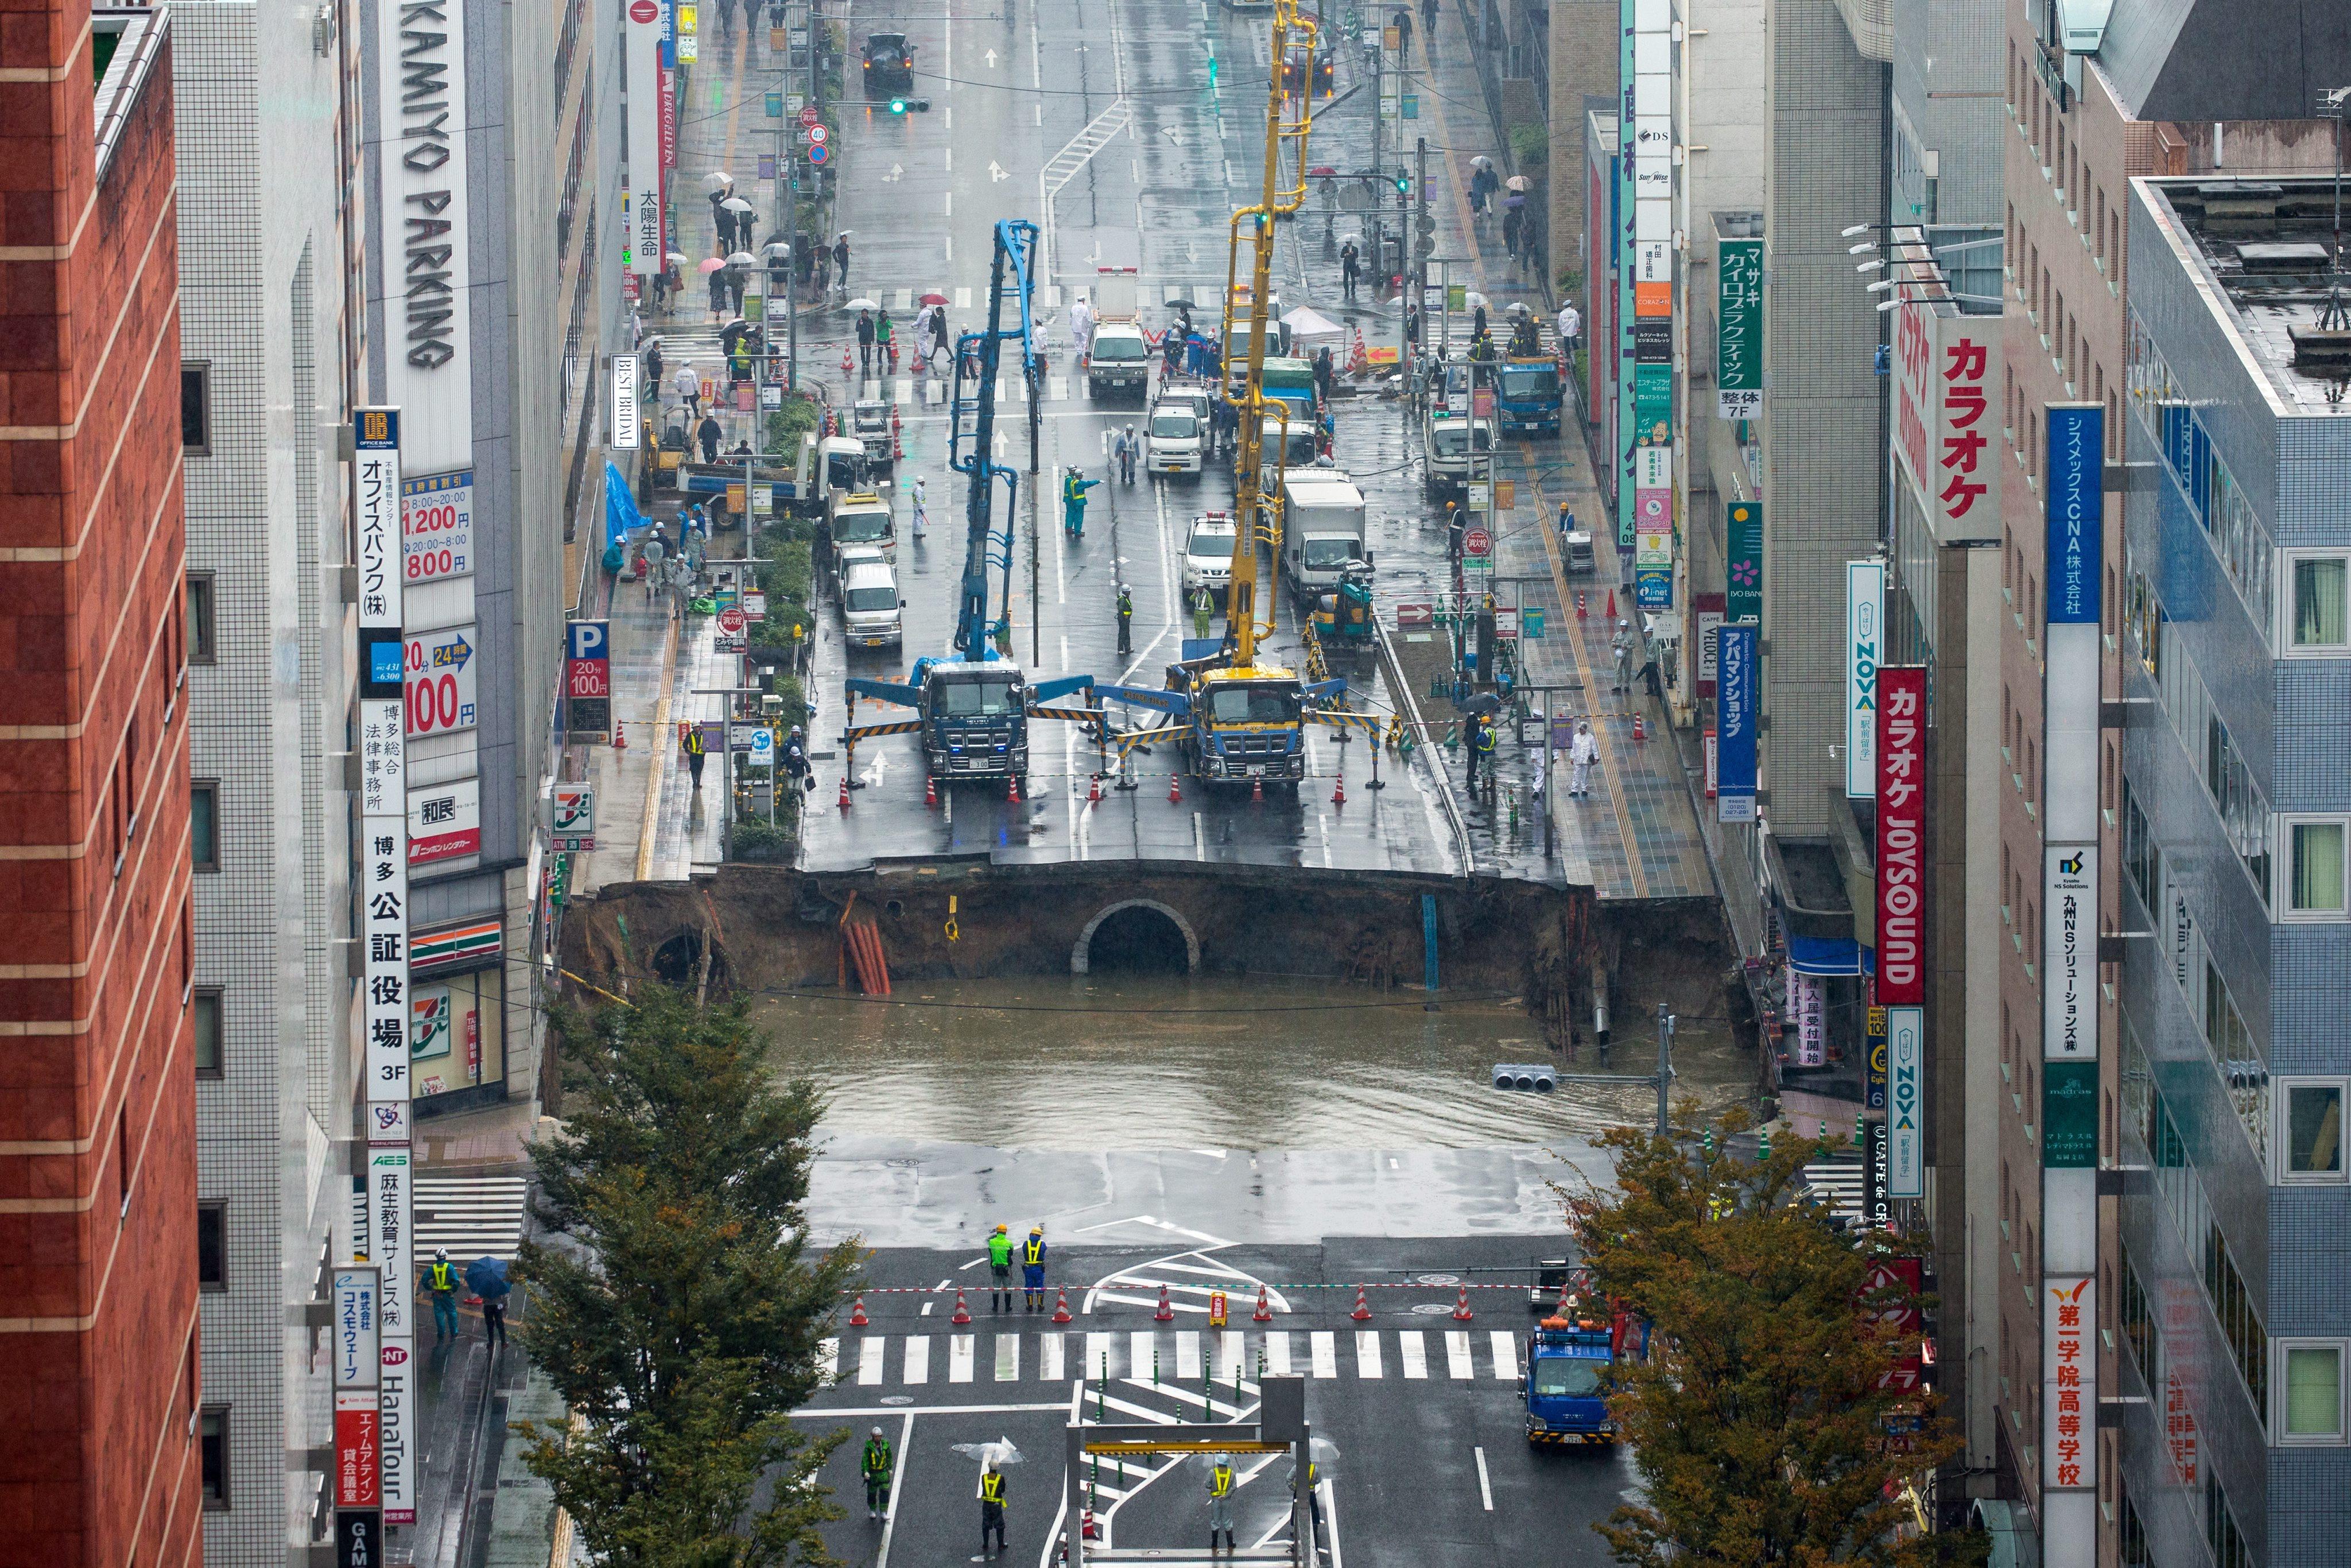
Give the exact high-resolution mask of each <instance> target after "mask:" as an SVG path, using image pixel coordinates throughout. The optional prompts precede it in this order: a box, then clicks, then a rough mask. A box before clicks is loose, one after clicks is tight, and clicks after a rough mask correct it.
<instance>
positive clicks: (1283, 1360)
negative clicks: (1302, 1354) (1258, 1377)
mask: <svg viewBox="0 0 2351 1568" xmlns="http://www.w3.org/2000/svg"><path fill="white" fill-rule="evenodd" d="M1265 1369H1266V1371H1268V1372H1270V1373H1272V1374H1273V1375H1276V1376H1278V1377H1287V1376H1289V1375H1290V1331H1289V1330H1288V1329H1274V1330H1272V1331H1270V1332H1269V1333H1267V1334H1266V1336H1265Z"/></svg>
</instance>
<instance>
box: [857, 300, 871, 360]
mask: <svg viewBox="0 0 2351 1568" xmlns="http://www.w3.org/2000/svg"><path fill="white" fill-rule="evenodd" d="M873 336H874V327H873V312H872V311H871V310H860V311H859V312H858V313H857V370H858V373H859V374H860V375H868V376H870V375H872V373H873Z"/></svg>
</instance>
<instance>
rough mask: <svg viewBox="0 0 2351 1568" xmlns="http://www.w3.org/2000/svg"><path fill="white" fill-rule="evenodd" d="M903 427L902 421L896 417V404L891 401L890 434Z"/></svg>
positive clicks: (896, 432)
mask: <svg viewBox="0 0 2351 1568" xmlns="http://www.w3.org/2000/svg"><path fill="white" fill-rule="evenodd" d="M902 429H904V423H903V422H902V421H901V420H900V419H899V418H898V405H897V404H896V403H894V402H893V403H892V404H891V405H890V434H893V435H895V434H898V432H899V431H900V430H902Z"/></svg>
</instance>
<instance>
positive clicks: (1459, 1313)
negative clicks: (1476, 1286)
mask: <svg viewBox="0 0 2351 1568" xmlns="http://www.w3.org/2000/svg"><path fill="white" fill-rule="evenodd" d="M1473 1316H1475V1314H1474V1313H1472V1312H1470V1311H1469V1287H1468V1286H1467V1285H1464V1286H1462V1287H1461V1299H1460V1300H1458V1301H1455V1302H1454V1303H1453V1321H1454V1322H1457V1323H1466V1322H1469V1320H1470V1319H1471V1318H1472V1317H1473Z"/></svg>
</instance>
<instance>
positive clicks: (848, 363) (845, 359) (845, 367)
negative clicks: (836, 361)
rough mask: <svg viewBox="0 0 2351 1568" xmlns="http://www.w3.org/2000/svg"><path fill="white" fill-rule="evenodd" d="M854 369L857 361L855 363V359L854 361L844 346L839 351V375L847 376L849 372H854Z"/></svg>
mask: <svg viewBox="0 0 2351 1568" xmlns="http://www.w3.org/2000/svg"><path fill="white" fill-rule="evenodd" d="M856 368H857V361H856V359H855V358H854V357H853V356H852V354H851V353H850V351H849V350H848V349H847V348H846V347H845V346H844V347H843V348H842V349H841V374H842V375H844V376H845V375H847V374H848V373H849V372H850V371H853V370H855V369H856Z"/></svg>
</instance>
